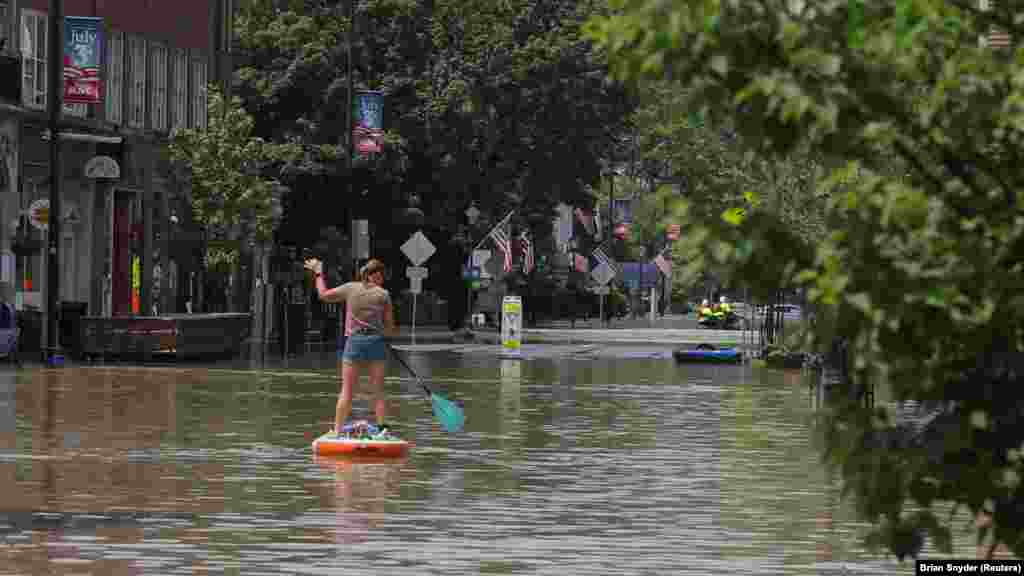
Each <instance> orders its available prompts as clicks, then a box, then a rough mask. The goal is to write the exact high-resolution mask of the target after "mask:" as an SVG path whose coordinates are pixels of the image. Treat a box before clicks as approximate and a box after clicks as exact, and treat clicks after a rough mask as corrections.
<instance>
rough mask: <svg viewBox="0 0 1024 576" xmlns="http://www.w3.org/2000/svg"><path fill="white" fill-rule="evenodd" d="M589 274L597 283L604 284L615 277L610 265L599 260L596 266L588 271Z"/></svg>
mask: <svg viewBox="0 0 1024 576" xmlns="http://www.w3.org/2000/svg"><path fill="white" fill-rule="evenodd" d="M590 275H591V276H592V277H593V278H594V280H597V283H598V284H600V285H602V286H604V285H605V284H607V283H609V282H611V281H612V278H615V271H614V270H612V268H611V266H609V265H608V263H607V262H601V263H600V264H598V265H597V268H594V269H593V270H592V271H591V272H590Z"/></svg>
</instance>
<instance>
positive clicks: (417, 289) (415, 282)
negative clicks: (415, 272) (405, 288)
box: [409, 278, 423, 294]
mask: <svg viewBox="0 0 1024 576" xmlns="http://www.w3.org/2000/svg"><path fill="white" fill-rule="evenodd" d="M409 292H411V293H413V294H420V293H422V292H423V279H422V278H410V279H409Z"/></svg>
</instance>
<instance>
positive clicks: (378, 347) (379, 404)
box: [306, 258, 395, 437]
mask: <svg viewBox="0 0 1024 576" xmlns="http://www.w3.org/2000/svg"><path fill="white" fill-rule="evenodd" d="M306 268H308V269H310V270H312V271H313V274H315V275H316V293H317V295H318V296H319V297H320V301H321V302H327V303H335V302H338V303H340V302H346V303H347V304H348V305H347V306H346V314H345V326H344V329H345V336H346V340H345V349H344V350H339V351H338V371H339V373H340V376H341V394H340V395H339V396H338V405H337V408H336V409H335V412H334V431H335V433H336V434H338V435H339V436H340V435H341V434H342V432H343V431H344V430H345V428H344V425H345V421H346V420H348V417H349V414H350V413H351V412H352V392H353V389H354V388H355V386H356V384H358V383H359V373H360V371H361V369H362V368H364V367H365V368H366V369H367V371H368V372H369V380H370V388H371V389H372V390H373V397H374V400H375V402H374V405H375V406H374V407H375V410H376V416H377V427H376V428H377V429H376V430H373V431H370V435H371V436H373V437H387V436H389V435H390V434H389V426H388V424H387V423H386V422H385V419H386V418H387V401H386V400H385V399H384V372H385V369H386V368H387V364H386V361H387V357H388V356H387V355H388V347H387V343H386V342H385V340H384V339H385V338H386V337H389V336H394V335H395V316H394V311H393V309H392V307H391V296H390V295H389V294H388V291H387V290H385V289H384V287H383V284H384V270H385V267H384V263H383V262H381V261H380V260H370V261H369V262H367V263H366V265H364V266H363V267H362V268H361V269H360V270H359V277H358V280H356V281H355V282H347V283H345V284H342V285H341V286H337V287H334V288H331V289H328V288H327V285H326V283H325V281H324V274H323V263H322V262H320V261H319V260H317V259H315V258H312V259H310V260H306Z"/></svg>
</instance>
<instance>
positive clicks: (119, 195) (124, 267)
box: [109, 190, 142, 316]
mask: <svg viewBox="0 0 1024 576" xmlns="http://www.w3.org/2000/svg"><path fill="white" fill-rule="evenodd" d="M139 197H140V195H139V194H136V193H135V192H132V191H130V190H115V191H114V193H113V202H112V203H113V206H112V210H111V238H110V267H109V270H110V311H111V315H112V316H130V315H134V314H138V313H139V312H140V310H139V304H140V298H139V294H140V291H141V289H142V286H141V285H140V280H141V277H142V275H141V270H140V267H141V261H140V256H141V254H142V250H141V248H142V245H141V244H142V234H141V232H142V230H141V228H142V225H141V220H142V218H141V214H142V210H141V209H140V208H141V206H139V204H140V202H139Z"/></svg>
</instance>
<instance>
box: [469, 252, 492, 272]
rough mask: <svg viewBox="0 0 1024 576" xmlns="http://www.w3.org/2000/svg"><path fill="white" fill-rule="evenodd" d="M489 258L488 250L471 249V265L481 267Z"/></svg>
mask: <svg viewBox="0 0 1024 576" xmlns="http://www.w3.org/2000/svg"><path fill="white" fill-rule="evenodd" d="M490 259H491V251H490V250H473V266H475V267H477V268H482V267H483V266H484V264H487V261H488V260H490Z"/></svg>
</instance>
